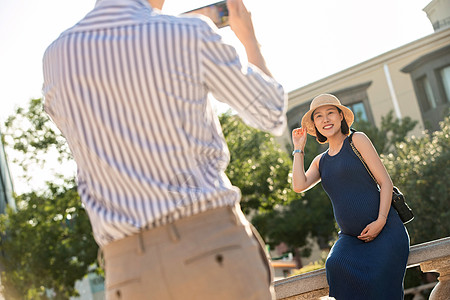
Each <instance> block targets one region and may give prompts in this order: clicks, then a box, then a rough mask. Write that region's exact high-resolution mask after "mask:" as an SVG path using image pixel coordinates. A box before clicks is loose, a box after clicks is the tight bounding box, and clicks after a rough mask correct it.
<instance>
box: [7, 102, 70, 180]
mask: <svg viewBox="0 0 450 300" xmlns="http://www.w3.org/2000/svg"><path fill="white" fill-rule="evenodd" d="M4 125H5V126H4V127H5V129H4V135H3V138H4V140H3V142H4V144H5V145H6V146H9V147H10V148H11V149H12V150H14V151H16V152H18V153H20V159H18V158H14V159H13V163H16V164H19V165H20V166H21V167H22V169H23V170H24V171H25V176H26V179H30V177H29V176H30V174H28V173H27V171H28V169H29V167H30V166H32V165H39V166H44V165H45V163H46V157H47V154H48V153H52V154H54V157H55V158H56V159H57V161H59V162H64V161H68V160H71V159H72V156H71V154H70V151H69V147H68V145H67V143H66V140H65V138H64V137H63V136H62V135H61V134H60V132H59V130H58V129H57V128H56V126H55V125H54V124H53V122H51V121H50V119H49V117H48V115H47V114H46V113H45V112H44V108H43V102H42V99H41V98H39V99H31V100H30V102H29V103H28V107H27V108H23V107H19V108H17V109H16V111H15V113H14V114H13V115H11V116H9V117H8V118H7V120H6V122H5V124H4Z"/></svg>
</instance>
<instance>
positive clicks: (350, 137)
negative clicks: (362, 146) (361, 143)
mask: <svg viewBox="0 0 450 300" xmlns="http://www.w3.org/2000/svg"><path fill="white" fill-rule="evenodd" d="M350 130H351V132H352V133H351V134H350V135H349V136H348V141H349V142H350V146H351V147H352V149H353V152H355V154H356V156H358V158H359V160H361V162H362V164H363V165H364V167H365V168H366V170H367V172H368V173H369V175H370V177H372V179H373V181H375V183H376V184H377V185H378V186H379V184H378V182H377V180H376V179H375V176H373V174H372V172H370V170H369V167H368V166H367V164H366V162H365V161H364V158H363V157H362V155H361V153H359V151H358V149H356V147H355V145H354V144H353V140H352V137H353V134H354V133H355V132H356V130H355V129H353V128H351V129H350Z"/></svg>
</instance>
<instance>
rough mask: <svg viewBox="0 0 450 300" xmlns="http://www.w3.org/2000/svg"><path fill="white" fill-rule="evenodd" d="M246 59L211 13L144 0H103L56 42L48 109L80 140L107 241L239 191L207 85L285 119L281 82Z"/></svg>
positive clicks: (49, 55)
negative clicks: (186, 12) (209, 19)
mask: <svg viewBox="0 0 450 300" xmlns="http://www.w3.org/2000/svg"><path fill="white" fill-rule="evenodd" d="M241 69H242V68H241V65H240V62H239V59H238V57H237V55H236V52H235V51H234V49H233V48H232V47H230V46H227V45H225V44H223V43H222V42H221V41H220V36H219V35H217V34H216V33H215V32H214V30H213V29H212V28H211V27H210V26H209V25H208V24H207V23H206V22H205V21H203V20H200V19H197V18H178V17H173V16H165V15H161V14H160V13H159V12H158V11H155V10H153V9H152V8H151V7H150V6H149V5H148V3H147V2H146V1H139V0H135V1H131V0H103V1H100V2H98V4H97V6H96V8H95V9H94V10H93V11H92V12H91V13H89V14H88V15H87V16H86V17H85V18H84V19H83V20H82V21H81V22H80V23H78V24H77V25H76V26H74V27H73V28H71V29H69V30H68V31H66V32H64V33H63V34H62V35H61V36H60V37H59V38H58V40H56V41H55V42H54V43H53V44H52V45H51V46H50V47H49V48H48V50H47V52H46V54H45V57H44V79H45V83H44V93H45V99H46V102H45V106H46V111H47V112H48V113H49V115H50V116H51V117H52V119H53V120H54V121H55V123H56V124H57V125H58V127H59V128H60V129H61V131H62V133H63V134H64V135H65V137H66V138H67V141H68V143H69V145H70V147H71V150H72V153H73V155H74V158H75V160H76V162H77V165H78V187H79V192H80V196H81V198H82V200H83V202H84V203H85V205H86V209H87V211H88V213H89V216H90V218H91V222H92V225H93V226H92V227H93V230H94V235H95V237H96V240H97V242H98V243H99V244H100V245H105V244H107V243H109V242H110V241H113V240H116V239H120V238H122V237H124V236H127V235H130V234H133V233H136V232H138V231H139V229H141V228H151V227H155V226H159V225H162V224H165V223H167V222H170V221H173V220H176V219H178V218H180V217H186V216H190V215H194V214H197V213H199V212H202V211H206V210H208V209H211V208H215V207H222V206H231V205H233V204H234V203H236V202H238V201H239V198H240V195H239V191H238V190H237V189H236V188H234V187H232V185H231V183H230V182H229V180H228V179H227V178H226V176H225V175H224V170H225V168H226V166H227V163H228V150H227V148H226V144H225V141H224V139H223V135H222V133H221V129H220V124H219V123H218V120H217V117H216V116H215V113H214V111H213V110H212V108H211V106H210V103H209V102H208V100H207V94H208V92H213V94H214V95H215V97H216V98H217V99H219V100H221V101H224V102H226V103H228V104H230V105H231V106H232V107H234V108H235V109H236V110H237V111H238V112H240V113H241V114H242V115H243V117H244V119H246V120H247V121H248V122H249V123H250V124H251V125H253V126H255V127H259V128H261V129H266V130H272V131H273V132H276V131H277V130H278V131H279V129H280V128H283V126H284V102H283V90H282V88H281V86H279V85H278V84H277V83H276V82H275V81H273V80H272V79H270V78H269V77H267V76H265V75H263V74H261V73H260V72H258V71H257V70H252V72H250V74H249V73H243V72H242V70H241ZM268 98H269V99H268ZM269 100H270V101H269ZM280 100H281V101H280Z"/></svg>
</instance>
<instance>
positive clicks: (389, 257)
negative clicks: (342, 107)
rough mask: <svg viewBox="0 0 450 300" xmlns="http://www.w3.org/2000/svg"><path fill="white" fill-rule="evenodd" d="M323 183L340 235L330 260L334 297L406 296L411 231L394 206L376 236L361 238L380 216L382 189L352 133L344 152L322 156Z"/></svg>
mask: <svg viewBox="0 0 450 300" xmlns="http://www.w3.org/2000/svg"><path fill="white" fill-rule="evenodd" d="M319 171H320V176H321V181H322V186H323V189H324V190H325V192H326V193H327V195H328V197H329V198H330V200H331V202H332V205H333V212H334V217H335V219H336V222H337V224H338V226H339V227H340V232H339V238H338V240H337V241H336V243H335V244H334V245H333V247H332V248H331V251H330V253H329V255H328V257H327V261H326V264H325V269H326V274H327V281H328V285H329V287H330V297H334V298H336V299H337V300H346V299H348V300H371V299H373V300H381V299H383V300H402V299H403V278H404V275H405V270H406V263H407V260H408V255H409V236H408V232H407V231H406V228H405V226H404V225H403V223H402V221H401V220H400V217H399V216H398V214H397V211H396V210H395V209H394V208H393V207H391V208H390V210H389V214H388V217H387V221H386V225H385V226H384V228H383V230H382V231H381V232H380V234H379V235H378V236H377V237H376V238H375V239H374V240H373V241H371V242H364V241H362V240H359V239H358V238H357V236H358V235H360V234H361V232H362V231H363V229H364V228H365V227H366V226H367V225H368V224H369V223H371V222H373V221H375V220H376V219H377V217H378V212H379V205H380V193H379V191H378V188H377V186H376V184H375V182H374V181H373V179H372V177H370V175H369V173H367V170H366V169H365V167H364V165H363V164H362V163H361V161H360V160H359V158H358V157H357V156H356V154H355V153H354V152H353V150H352V148H351V146H350V143H349V139H348V137H347V138H346V139H345V140H344V143H343V145H342V148H341V150H340V151H339V153H338V154H336V155H334V156H330V155H329V154H328V151H327V152H326V153H325V154H324V155H322V157H321V159H320V162H319Z"/></svg>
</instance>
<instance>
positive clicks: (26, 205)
mask: <svg viewBox="0 0 450 300" xmlns="http://www.w3.org/2000/svg"><path fill="white" fill-rule="evenodd" d="M16 201H17V206H18V211H17V212H13V211H11V210H10V211H8V214H6V215H2V216H0V230H1V232H2V236H3V237H2V240H1V249H2V252H3V254H4V256H3V259H2V264H3V266H4V272H3V273H2V277H1V279H2V284H3V286H4V294H5V296H6V298H7V299H45V298H46V297H45V294H44V292H45V289H51V290H52V291H53V292H54V293H55V297H54V299H68V298H69V296H73V295H76V294H77V293H76V291H75V290H74V283H75V281H76V280H78V279H81V278H83V276H84V275H85V274H87V271H88V267H89V266H90V265H91V264H92V263H93V262H94V261H95V259H96V257H97V244H96V243H95V241H94V239H93V237H92V233H91V232H92V231H91V227H90V223H89V220H88V217H87V215H86V212H85V210H84V208H83V206H82V204H81V201H80V199H79V197H78V194H77V191H76V188H75V185H74V183H73V182H66V184H65V185H62V186H61V185H58V186H56V185H53V184H51V183H49V184H48V190H47V191H46V192H45V193H44V194H37V193H35V192H30V193H26V194H23V195H20V196H18V197H17V198H16Z"/></svg>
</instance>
